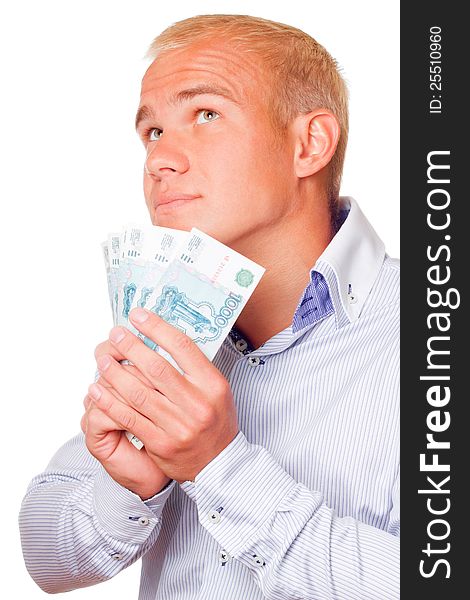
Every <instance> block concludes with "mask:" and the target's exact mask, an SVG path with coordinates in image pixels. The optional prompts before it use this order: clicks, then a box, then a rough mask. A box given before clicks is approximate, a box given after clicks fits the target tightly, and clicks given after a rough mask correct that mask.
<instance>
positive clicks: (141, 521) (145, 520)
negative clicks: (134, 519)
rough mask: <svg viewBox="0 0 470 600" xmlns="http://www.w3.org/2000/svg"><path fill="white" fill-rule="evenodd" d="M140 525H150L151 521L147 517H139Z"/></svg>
mask: <svg viewBox="0 0 470 600" xmlns="http://www.w3.org/2000/svg"><path fill="white" fill-rule="evenodd" d="M139 523H140V524H141V525H148V524H149V523H150V519H148V518H147V517H139Z"/></svg>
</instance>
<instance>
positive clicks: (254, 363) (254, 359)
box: [248, 356, 260, 367]
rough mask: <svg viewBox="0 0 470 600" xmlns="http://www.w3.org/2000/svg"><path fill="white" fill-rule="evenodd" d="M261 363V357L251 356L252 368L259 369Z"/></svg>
mask: <svg viewBox="0 0 470 600" xmlns="http://www.w3.org/2000/svg"><path fill="white" fill-rule="evenodd" d="M259 363H260V360H259V356H250V358H249V359H248V364H249V365H250V366H251V367H257V366H258V365H259Z"/></svg>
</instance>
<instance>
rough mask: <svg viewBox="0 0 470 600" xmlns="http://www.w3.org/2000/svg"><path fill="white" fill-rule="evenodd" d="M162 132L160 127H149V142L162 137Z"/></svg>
mask: <svg viewBox="0 0 470 600" xmlns="http://www.w3.org/2000/svg"><path fill="white" fill-rule="evenodd" d="M162 133H163V131H162V130H161V129H157V128H156V127H153V128H152V129H149V130H148V133H147V135H148V140H149V142H156V141H157V140H159V139H160V138H161V137H162Z"/></svg>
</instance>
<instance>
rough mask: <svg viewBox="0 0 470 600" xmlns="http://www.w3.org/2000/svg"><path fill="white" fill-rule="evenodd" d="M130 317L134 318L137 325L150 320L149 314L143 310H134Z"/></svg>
mask: <svg viewBox="0 0 470 600" xmlns="http://www.w3.org/2000/svg"><path fill="white" fill-rule="evenodd" d="M130 316H131V317H132V320H133V321H136V323H143V322H144V321H146V320H147V319H148V318H149V315H148V312H147V311H146V310H144V309H143V308H134V309H133V310H132V311H131V313H130Z"/></svg>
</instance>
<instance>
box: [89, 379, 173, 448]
mask: <svg viewBox="0 0 470 600" xmlns="http://www.w3.org/2000/svg"><path fill="white" fill-rule="evenodd" d="M88 394H89V396H90V397H91V399H92V401H93V404H94V405H95V406H96V407H97V408H98V409H99V410H100V411H101V412H103V413H104V414H105V415H106V416H107V417H109V419H111V421H112V422H113V423H115V424H116V425H117V427H118V428H119V429H122V430H125V431H130V432H131V433H133V434H134V435H135V436H137V437H138V438H139V439H140V440H142V441H146V440H151V439H152V438H154V437H155V435H156V434H157V432H162V430H161V428H160V427H159V426H158V424H156V423H152V422H151V421H149V419H147V418H146V417H144V416H143V415H142V414H140V413H139V412H137V411H136V410H134V409H133V408H132V407H130V406H128V405H127V404H123V403H122V402H120V401H119V400H118V399H117V398H116V397H115V396H114V395H113V394H112V393H111V392H110V391H109V390H107V389H106V388H104V387H103V386H101V385H99V384H96V383H92V384H91V385H90V387H89V388H88Z"/></svg>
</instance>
